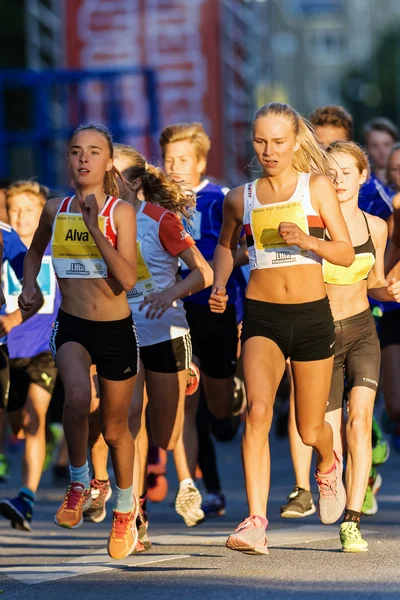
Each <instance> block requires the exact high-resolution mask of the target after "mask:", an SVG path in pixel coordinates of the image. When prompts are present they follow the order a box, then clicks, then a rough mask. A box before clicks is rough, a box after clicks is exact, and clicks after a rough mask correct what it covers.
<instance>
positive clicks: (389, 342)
mask: <svg viewBox="0 0 400 600" xmlns="http://www.w3.org/2000/svg"><path fill="white" fill-rule="evenodd" d="M379 339H380V342H381V348H382V350H383V348H385V347H386V346H400V304H399V308H398V309H397V310H390V311H388V312H384V313H383V315H382V317H381V318H380V319H379Z"/></svg>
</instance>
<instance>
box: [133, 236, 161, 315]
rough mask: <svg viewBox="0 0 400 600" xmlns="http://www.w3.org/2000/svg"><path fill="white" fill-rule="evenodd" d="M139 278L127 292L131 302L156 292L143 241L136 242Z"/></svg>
mask: <svg viewBox="0 0 400 600" xmlns="http://www.w3.org/2000/svg"><path fill="white" fill-rule="evenodd" d="M136 261H137V280H136V285H135V287H134V288H132V289H131V290H130V291H129V292H127V297H128V302H129V304H132V303H136V302H139V301H142V300H143V298H144V297H145V296H147V295H148V294H151V293H152V292H156V291H157V289H156V285H155V282H154V279H153V277H152V275H151V273H150V270H149V268H148V266H147V264H146V261H145V260H144V258H143V254H142V247H141V242H140V241H138V242H136Z"/></svg>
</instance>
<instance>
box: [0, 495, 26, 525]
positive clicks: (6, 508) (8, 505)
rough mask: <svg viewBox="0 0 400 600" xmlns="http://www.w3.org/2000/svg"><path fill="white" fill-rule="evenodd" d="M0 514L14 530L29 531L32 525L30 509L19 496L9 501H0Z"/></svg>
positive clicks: (3, 499)
mask: <svg viewBox="0 0 400 600" xmlns="http://www.w3.org/2000/svg"><path fill="white" fill-rule="evenodd" d="M0 514H1V515H3V517H5V518H6V519H9V520H10V521H11V525H12V526H13V527H14V529H19V530H20V531H30V530H31V523H32V507H31V505H30V503H29V502H27V500H25V498H23V497H22V496H21V495H19V496H17V497H16V498H13V499H12V500H9V499H8V498H2V499H1V500H0Z"/></svg>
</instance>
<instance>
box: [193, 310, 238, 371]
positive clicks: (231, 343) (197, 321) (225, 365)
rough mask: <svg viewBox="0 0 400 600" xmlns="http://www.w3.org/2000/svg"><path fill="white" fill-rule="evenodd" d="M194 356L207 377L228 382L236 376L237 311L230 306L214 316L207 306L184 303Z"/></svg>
mask: <svg viewBox="0 0 400 600" xmlns="http://www.w3.org/2000/svg"><path fill="white" fill-rule="evenodd" d="M185 310H186V318H187V322H188V324H189V328H190V335H191V338H192V346H193V355H194V356H197V358H198V359H199V361H200V369H201V371H202V372H203V373H204V374H205V375H208V377H214V378H215V379H227V378H229V377H233V376H234V375H235V373H236V361H237V347H238V329H237V324H236V309H235V306H234V305H233V304H228V306H227V307H226V310H225V312H224V313H222V314H216V313H212V312H211V310H210V307H209V306H208V304H195V303H194V302H185Z"/></svg>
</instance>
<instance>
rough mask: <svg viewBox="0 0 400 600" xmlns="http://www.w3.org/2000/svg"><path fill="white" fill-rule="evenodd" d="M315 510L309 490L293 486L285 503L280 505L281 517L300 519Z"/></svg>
mask: <svg viewBox="0 0 400 600" xmlns="http://www.w3.org/2000/svg"><path fill="white" fill-rule="evenodd" d="M315 511H316V508H315V504H314V502H313V499H312V495H311V492H309V491H307V490H303V488H300V487H298V486H297V485H295V486H294V488H293V491H292V492H291V493H290V494H289V496H288V501H287V504H284V505H283V506H281V517H282V519H301V518H302V517H308V516H309V515H313V514H314V513H315Z"/></svg>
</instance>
